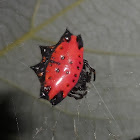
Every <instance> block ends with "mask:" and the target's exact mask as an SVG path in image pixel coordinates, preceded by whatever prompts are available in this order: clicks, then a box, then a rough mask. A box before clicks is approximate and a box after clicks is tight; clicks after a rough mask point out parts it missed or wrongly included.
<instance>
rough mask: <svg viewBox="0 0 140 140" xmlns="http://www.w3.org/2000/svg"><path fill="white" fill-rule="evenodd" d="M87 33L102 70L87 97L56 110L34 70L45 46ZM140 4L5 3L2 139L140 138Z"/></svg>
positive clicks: (88, 52) (1, 10) (89, 52)
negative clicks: (41, 95) (66, 35)
mask: <svg viewBox="0 0 140 140" xmlns="http://www.w3.org/2000/svg"><path fill="white" fill-rule="evenodd" d="M66 28H68V29H69V30H70V31H71V32H72V33H73V34H76V35H77V34H81V36H82V38H83V41H84V48H85V53H84V58H85V59H87V60H88V61H89V63H90V65H91V66H92V67H93V68H95V69H96V72H97V78H96V81H95V82H94V83H91V84H89V88H88V94H87V96H86V98H84V99H82V100H78V101H76V100H75V99H73V98H69V97H67V98H66V99H65V100H63V101H62V102H61V103H60V104H58V105H57V106H55V107H53V108H52V106H51V105H50V103H49V102H48V101H46V100H41V99H38V97H39V91H40V83H39V81H38V78H37V76H36V75H35V73H34V72H33V71H32V70H31V69H30V68H29V67H30V66H32V65H35V64H37V63H39V62H40V60H41V53H40V50H39V47H38V46H39V45H53V44H55V43H56V42H57V41H58V40H59V38H60V37H61V35H62V34H63V33H64V31H65V29H66ZM139 69H140V1H139V0H67V1H64V0H59V1H58V0H52V1H51V0H30V1H27V0H26V1H23V0H10V1H9V0H0V109H1V112H0V137H1V138H2V140H11V139H12V140H32V139H33V140H34V139H35V140H131V139H133V138H134V137H138V136H140V70H139Z"/></svg>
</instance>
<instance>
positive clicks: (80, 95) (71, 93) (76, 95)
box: [68, 91, 87, 100]
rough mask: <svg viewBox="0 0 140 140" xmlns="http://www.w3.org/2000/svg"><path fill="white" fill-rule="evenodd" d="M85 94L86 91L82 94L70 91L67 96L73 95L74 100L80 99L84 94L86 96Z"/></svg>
mask: <svg viewBox="0 0 140 140" xmlns="http://www.w3.org/2000/svg"><path fill="white" fill-rule="evenodd" d="M86 94H87V91H85V92H84V93H83V94H81V93H77V92H74V91H71V92H69V93H68V96H69V97H73V98H75V99H76V100H79V99H82V98H83V97H84V96H86Z"/></svg>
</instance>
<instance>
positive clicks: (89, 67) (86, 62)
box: [84, 59, 96, 82]
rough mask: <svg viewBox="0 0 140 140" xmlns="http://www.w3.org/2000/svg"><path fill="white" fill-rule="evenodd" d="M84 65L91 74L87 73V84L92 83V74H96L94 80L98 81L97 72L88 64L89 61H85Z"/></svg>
mask: <svg viewBox="0 0 140 140" xmlns="http://www.w3.org/2000/svg"><path fill="white" fill-rule="evenodd" d="M84 65H85V66H86V67H87V68H88V69H89V71H90V72H86V75H87V82H90V80H91V75H92V72H93V74H94V78H93V80H94V81H95V79H96V72H95V69H93V68H92V67H91V66H90V65H89V64H88V61H87V60H85V59H84Z"/></svg>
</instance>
